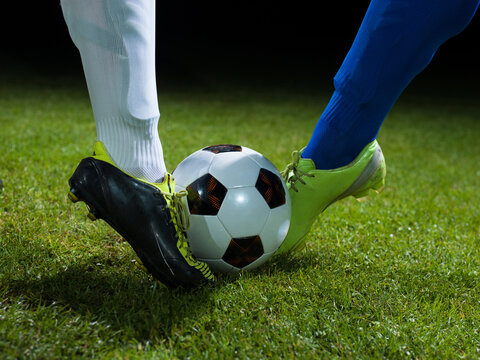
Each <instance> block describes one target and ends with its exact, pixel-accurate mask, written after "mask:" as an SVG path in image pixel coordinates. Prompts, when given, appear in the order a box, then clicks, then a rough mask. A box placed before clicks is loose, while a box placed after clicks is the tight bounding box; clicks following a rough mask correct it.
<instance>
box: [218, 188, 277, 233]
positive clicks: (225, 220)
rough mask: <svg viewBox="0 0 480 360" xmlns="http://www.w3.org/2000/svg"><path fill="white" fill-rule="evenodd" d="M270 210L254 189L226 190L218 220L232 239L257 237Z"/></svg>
mask: <svg viewBox="0 0 480 360" xmlns="http://www.w3.org/2000/svg"><path fill="white" fill-rule="evenodd" d="M269 213H270V208H269V207H268V205H267V203H266V202H265V199H264V198H263V197H262V195H260V193H259V192H258V190H257V189H256V188H255V187H241V188H234V189H228V192H227V195H226V196H225V199H224V200H223V203H222V206H221V207H220V211H219V212H218V215H217V216H218V218H219V219H220V221H221V222H222V224H223V226H224V227H225V229H227V231H228V232H229V233H230V235H231V236H232V238H243V237H247V236H255V235H258V234H259V233H260V232H261V231H262V229H263V227H264V225H265V222H266V221H267V219H268V215H269Z"/></svg>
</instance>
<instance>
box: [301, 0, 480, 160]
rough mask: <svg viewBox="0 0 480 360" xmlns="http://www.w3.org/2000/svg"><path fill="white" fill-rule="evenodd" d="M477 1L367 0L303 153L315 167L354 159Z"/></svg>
mask: <svg viewBox="0 0 480 360" xmlns="http://www.w3.org/2000/svg"><path fill="white" fill-rule="evenodd" d="M479 2H480V0H428V1H427V0H425V1H418V0H372V1H371V3H370V6H369V8H368V10H367V13H366V15H365V18H364V19H363V22H362V25H361V26H360V29H359V31H358V33H357V36H356V38H355V41H354V43H353V45H352V47H351V49H350V51H349V52H348V54H347V56H346V58H345V60H344V62H343V64H342V66H341V67H340V69H339V71H338V73H337V75H336V76H335V78H334V86H335V91H334V93H333V96H332V98H331V99H330V102H329V103H328V105H327V107H326V109H325V111H324V112H323V114H322V115H321V117H320V119H319V121H318V123H317V125H316V127H315V130H314V132H313V135H312V137H311V139H310V141H309V143H308V145H307V147H306V148H305V150H304V151H303V153H302V157H303V158H310V159H312V160H313V161H314V163H315V165H316V167H317V169H333V168H338V167H341V166H344V165H347V164H348V163H350V162H351V161H352V160H354V158H355V157H356V156H357V155H358V154H359V153H360V151H361V150H362V149H363V148H364V147H365V145H366V144H368V143H369V142H371V141H373V140H374V139H375V138H376V136H377V133H378V131H379V129H380V126H381V124H382V122H383V120H384V118H385V116H386V115H387V113H388V112H389V111H390V109H391V107H392V106H393V104H394V103H395V101H396V100H397V98H398V97H399V96H400V94H401V93H402V92H403V90H404V89H405V88H406V87H407V85H408V84H409V83H410V82H411V81H412V79H413V78H414V77H415V76H416V75H417V74H418V73H419V72H421V71H422V70H423V69H424V68H425V67H426V66H427V65H428V64H429V62H430V60H431V59H432V57H433V55H434V54H435V52H436V51H437V49H438V48H439V46H440V45H441V44H442V43H444V42H445V41H446V40H448V39H449V38H451V37H452V36H454V35H456V34H458V33H460V32H461V31H462V30H463V29H464V28H465V27H466V26H467V25H468V24H469V22H470V21H471V19H472V17H473V15H474V14H475V11H476V10H477V7H478V5H479Z"/></svg>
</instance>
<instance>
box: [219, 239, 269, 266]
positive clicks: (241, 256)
mask: <svg viewBox="0 0 480 360" xmlns="http://www.w3.org/2000/svg"><path fill="white" fill-rule="evenodd" d="M262 255H263V245H262V240H261V239H260V236H258V235H257V236H249V237H243V238H234V239H232V240H231V241H230V244H229V245H228V248H227V250H226V251H225V254H224V255H223V257H222V260H223V261H225V262H226V263H228V264H230V265H233V266H235V267H236V268H238V269H243V268H244V267H245V266H247V265H250V264H251V263H253V262H254V261H255V260H257V259H258V258H259V257H260V256H262Z"/></svg>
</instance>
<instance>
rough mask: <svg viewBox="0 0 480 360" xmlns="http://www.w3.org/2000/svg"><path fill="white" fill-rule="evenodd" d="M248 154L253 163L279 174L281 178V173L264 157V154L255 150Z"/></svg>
mask: <svg viewBox="0 0 480 360" xmlns="http://www.w3.org/2000/svg"><path fill="white" fill-rule="evenodd" d="M247 154H248V157H249V158H250V159H252V160H253V161H255V162H256V163H257V164H258V166H259V167H261V168H264V169H267V170H269V171H271V172H273V173H274V174H277V175H278V176H281V175H280V172H279V171H278V169H277V168H276V166H275V165H273V163H272V162H271V161H270V160H268V159H267V158H266V157H265V156H263V155H262V154H260V153H258V152H256V151H254V150H252V152H250V153H247Z"/></svg>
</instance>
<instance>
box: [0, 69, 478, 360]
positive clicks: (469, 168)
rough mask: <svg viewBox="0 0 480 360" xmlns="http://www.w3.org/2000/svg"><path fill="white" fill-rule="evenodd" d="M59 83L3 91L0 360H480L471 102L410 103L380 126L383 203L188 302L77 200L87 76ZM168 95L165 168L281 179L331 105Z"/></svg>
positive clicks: (286, 92) (338, 207) (233, 92)
mask: <svg viewBox="0 0 480 360" xmlns="http://www.w3.org/2000/svg"><path fill="white" fill-rule="evenodd" d="M63 80H65V79H56V80H55V81H53V80H51V79H42V78H40V79H37V80H35V79H34V80H30V81H25V82H23V83H20V84H19V83H18V82H13V81H9V80H8V79H7V80H6V81H3V82H2V85H0V109H1V113H0V150H1V154H2V156H1V160H0V161H1V162H0V177H1V178H2V179H3V182H4V184H5V189H4V190H3V192H2V193H1V194H0V358H29V357H31V358H39V359H42V358H45V359H51V358H56V359H60V358H65V359H70V358H72V357H84V358H101V357H105V358H122V359H124V358H131V359H135V358H142V359H143V358H154V359H162V358H165V359H167V358H176V357H178V358H209V359H210V358H234V357H236V358H265V357H267V356H269V357H274V358H276V357H286V358H291V357H299V358H332V357H345V358H372V357H373V358H437V357H443V358H463V357H467V358H476V357H478V356H480V334H479V331H480V291H479V290H480V286H479V268H480V253H479V251H480V244H479V238H480V216H479V215H480V214H479V204H480V192H479V191H478V189H479V187H480V168H479V164H480V142H479V141H478V137H479V135H480V121H479V119H480V108H479V107H478V105H477V104H476V103H475V101H474V100H473V99H472V100H468V99H463V100H461V101H460V100H459V99H458V98H457V99H454V100H452V99H449V98H445V97H443V98H442V97H440V98H436V97H424V96H417V94H415V93H412V92H410V93H407V94H406V96H405V97H403V98H402V99H401V101H400V102H399V103H398V104H397V105H396V106H395V107H394V109H393V110H392V112H391V113H390V115H389V117H388V118H387V120H386V122H385V125H384V126H383V128H382V130H381V132H380V136H379V141H380V143H381V144H382V148H383V150H384V153H385V156H386V159H387V169H388V177H387V188H386V191H385V192H384V193H383V194H382V195H381V196H373V201H370V202H368V203H362V204H359V203H357V202H356V201H354V200H353V199H346V200H344V201H342V202H340V203H337V204H334V205H333V206H332V207H330V208H329V209H328V210H327V211H326V212H325V213H324V214H323V215H322V216H321V217H320V218H319V221H318V222H317V223H316V225H315V226H314V228H313V231H312V233H311V235H310V237H309V241H308V246H307V248H306V249H305V250H304V251H303V252H301V253H299V254H297V255H295V256H290V257H288V256H285V257H281V258H277V259H275V260H273V261H271V262H269V263H268V264H267V265H265V266H263V267H262V268H260V269H258V270H257V271H254V272H250V273H245V274H241V275H238V276H219V281H218V282H219V285H218V287H217V288H216V289H214V290H199V291H196V292H192V293H182V292H181V291H173V292H170V291H167V290H165V289H163V288H162V287H159V286H157V285H156V284H155V283H153V282H151V281H150V280H149V279H148V278H147V277H146V276H145V275H144V274H143V273H142V272H140V271H139V270H137V269H136V268H135V267H134V266H133V264H132V260H133V252H132V251H131V249H130V247H129V246H128V244H127V243H125V242H124V241H122V239H121V238H120V237H119V236H118V235H117V234H116V233H115V232H114V231H112V230H111V229H110V228H109V227H108V226H107V225H106V224H105V223H102V222H101V221H98V222H95V223H92V222H90V221H88V220H87V219H86V217H85V214H86V210H85V209H84V208H83V207H82V206H79V205H76V206H74V205H72V204H71V203H69V202H68V201H67V198H66V193H67V191H68V187H67V179H68V177H69V176H70V175H71V173H72V172H73V170H74V168H75V166H76V164H77V163H78V162H79V161H80V159H81V158H82V157H84V156H86V155H88V154H89V153H90V151H91V150H92V149H91V147H92V145H93V142H94V140H95V126H94V122H93V120H92V116H91V109H90V105H89V100H88V96H87V94H86V91H85V89H84V85H83V82H82V81H81V80H79V83H78V84H77V85H76V84H74V83H72V82H71V81H70V80H68V79H67V80H66V81H63ZM283 85H285V84H283ZM187 89H190V90H187ZM159 99H160V107H161V111H162V118H161V128H160V134H161V137H162V141H163V146H164V150H165V157H166V162H167V166H168V167H169V169H170V170H171V169H173V167H174V166H175V164H177V163H178V162H180V161H181V160H182V159H183V158H184V157H185V156H187V155H188V154H190V153H192V152H193V151H195V150H197V149H199V148H201V147H203V146H206V145H210V144H215V143H229V142H231V143H238V144H242V145H245V146H248V147H251V148H253V149H256V150H258V151H260V152H262V153H264V154H265V155H266V156H267V157H269V158H270V159H271V160H272V161H273V162H274V163H275V164H276V165H277V166H278V167H280V168H282V167H283V166H284V165H285V164H286V163H287V162H288V161H289V160H290V153H291V151H292V150H294V149H297V148H300V147H302V146H303V145H304V144H305V143H306V141H307V139H308V137H309V134H310V132H311V130H312V129H313V126H314V123H315V119H316V118H317V117H318V115H319V113H320V111H321V109H322V108H323V106H325V103H326V101H327V100H328V97H327V95H326V94H324V93H321V92H319V91H313V92H312V91H307V90H306V89H303V90H302V89H301V87H300V86H296V87H295V86H294V87H293V88H288V87H287V86H283V87H282V86H280V88H275V89H274V88H269V87H268V86H267V87H261V86H260V87H253V88H252V87H241V86H239V87H232V86H231V87H228V86H227V87H225V86H216V85H212V84H210V85H208V86H207V87H206V88H205V89H202V88H200V87H198V86H197V87H193V88H192V87H179V88H171V89H169V90H168V91H167V90H164V91H161V92H160V94H159Z"/></svg>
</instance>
